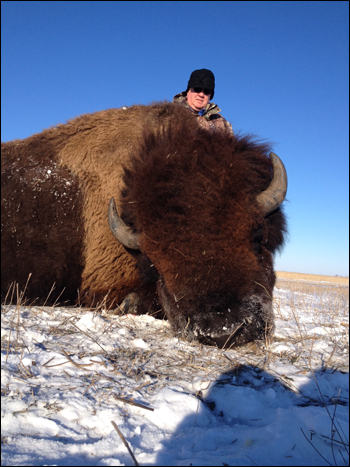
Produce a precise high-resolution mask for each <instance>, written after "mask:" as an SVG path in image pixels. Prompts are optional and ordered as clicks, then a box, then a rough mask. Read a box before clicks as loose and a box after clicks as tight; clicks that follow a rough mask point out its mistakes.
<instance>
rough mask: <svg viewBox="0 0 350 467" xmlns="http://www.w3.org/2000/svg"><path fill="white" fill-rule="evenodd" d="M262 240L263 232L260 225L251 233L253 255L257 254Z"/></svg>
mask: <svg viewBox="0 0 350 467" xmlns="http://www.w3.org/2000/svg"><path fill="white" fill-rule="evenodd" d="M263 238H264V230H263V227H262V226H261V225H260V226H259V227H258V228H257V229H255V230H254V231H253V250H254V253H255V254H258V253H259V251H260V245H261V242H262V241H263Z"/></svg>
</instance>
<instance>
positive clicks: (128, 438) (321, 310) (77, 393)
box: [1, 280, 349, 466]
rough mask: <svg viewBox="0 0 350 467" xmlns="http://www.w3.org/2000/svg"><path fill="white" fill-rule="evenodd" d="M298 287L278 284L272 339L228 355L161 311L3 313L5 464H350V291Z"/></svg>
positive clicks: (33, 310) (36, 310)
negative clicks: (157, 314) (193, 338)
mask: <svg viewBox="0 0 350 467" xmlns="http://www.w3.org/2000/svg"><path fill="white" fill-rule="evenodd" d="M299 285H300V286H299ZM299 285H298V284H297V285H296V286H295V287H294V285H293V283H292V281H283V280H280V281H279V283H278V287H277V288H276V289H275V296H274V307H275V314H276V333H275V338H274V340H273V342H271V343H268V342H267V343H264V344H262V345H256V344H252V345H248V346H246V347H244V348H239V349H235V350H224V351H221V350H219V349H216V348H213V347H208V346H202V345H198V344H195V343H188V342H184V341H180V340H178V339H176V338H174V337H173V336H172V334H171V330H170V328H169V325H168V323H167V322H166V321H159V320H155V319H153V318H152V317H150V316H132V315H125V316H111V315H106V314H102V316H101V315H99V314H97V313H94V312H91V311H86V310H84V309H69V308H49V307H45V308H42V307H26V306H21V307H16V306H6V307H4V308H3V309H2V327H1V329H2V353H1V358H2V363H1V365H2V366H1V368H2V373H1V395H2V397H1V444H2V447H1V465H4V466H10V465H11V466H13V465H33V466H34V465H35V466H39V465H80V466H82V465H101V466H108V465H110V466H112V465H113V466H117V465H135V463H138V464H139V465H188V466H189V465H219V466H222V465H259V466H260V465H348V462H349V455H348V449H349V442H348V439H349V435H348V431H349V379H348V357H349V340H348V330H349V320H348V306H349V302H348V287H344V286H343V287H342V286H339V287H337V286H334V284H333V285H332V284H328V285H327V284H320V283H319V284H316V285H312V286H310V287H309V288H308V287H307V285H305V284H302V285H301V283H299ZM112 422H114V424H115V425H116V428H117V429H119V430H120V433H121V435H120V434H118V432H117V429H116V428H115V427H114V425H113V424H112ZM122 436H123V437H124V440H123V439H122ZM128 449H129V450H130V451H131V453H132V455H133V456H134V459H133V458H132V457H131V454H130V453H129V451H128Z"/></svg>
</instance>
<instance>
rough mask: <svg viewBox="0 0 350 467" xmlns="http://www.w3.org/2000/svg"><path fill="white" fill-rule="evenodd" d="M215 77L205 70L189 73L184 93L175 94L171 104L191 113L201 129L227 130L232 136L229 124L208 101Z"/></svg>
mask: <svg viewBox="0 0 350 467" xmlns="http://www.w3.org/2000/svg"><path fill="white" fill-rule="evenodd" d="M214 88H215V77H214V74H213V73H212V72H211V71H210V70H207V69H205V68H202V69H201V70H195V71H193V72H192V73H191V76H190V79H189V81H188V84H187V89H186V91H183V92H181V93H180V94H176V96H174V99H173V102H175V103H179V104H181V105H183V106H184V107H186V108H188V109H189V110H190V111H192V112H193V113H194V114H195V115H196V116H197V118H198V123H199V125H200V126H201V127H203V128H206V129H208V130H227V131H229V132H230V133H232V134H233V131H232V126H231V124H230V123H229V122H228V121H227V120H225V118H224V117H222V116H221V115H219V112H220V109H219V107H218V106H217V105H216V104H214V103H213V102H212V103H210V100H211V99H212V98H213V97H214Z"/></svg>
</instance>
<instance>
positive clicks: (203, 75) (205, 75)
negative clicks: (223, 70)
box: [186, 68, 215, 99]
mask: <svg viewBox="0 0 350 467" xmlns="http://www.w3.org/2000/svg"><path fill="white" fill-rule="evenodd" d="M190 88H204V89H212V90H213V92H212V93H211V95H210V99H212V98H213V97H214V88H215V77H214V74H213V73H212V72H211V71H210V70H207V69H206V68H202V69H201V70H194V71H193V72H192V73H191V76H190V79H189V81H188V84H187V89H186V93H187V92H188V90H189V89H190Z"/></svg>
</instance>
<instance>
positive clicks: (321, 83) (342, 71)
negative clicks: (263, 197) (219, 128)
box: [1, 1, 349, 275]
mask: <svg viewBox="0 0 350 467" xmlns="http://www.w3.org/2000/svg"><path fill="white" fill-rule="evenodd" d="M348 37H349V3H348V2H347V1H330V2H328V1H311V2H310V1H300V2H299V1H271V2H270V1H242V2H241V1H239V2H230V1H225V2H220V1H215V2H211V1H207V2H192V1H185V2H181V1H180V2H171V1H170V2H163V1H157V2H146V1H142V2H133V1H127V2H123V1H122V2H116V1H107V2H105V1H98V2H97V1H88V2H86V1H78V2H75V1H39V2H32V1H2V2H1V140H2V141H9V140H12V139H15V138H25V137H27V136H30V135H31V134H33V133H37V132H40V131H41V130H43V129H44V128H48V127H50V126H52V125H55V124H57V123H64V122H65V121H67V120H68V119H71V118H73V117H75V116H78V115H81V114H84V113H88V112H95V111H98V110H102V109H107V108H111V107H121V106H124V105H126V106H130V105H132V104H148V103H151V102H153V101H162V100H172V98H173V96H174V95H175V94H177V93H178V92H181V91H184V90H185V89H186V87H187V81H188V79H189V75H190V74H191V72H192V71H193V70H195V69H198V68H209V69H211V70H212V71H213V72H214V74H215V78H216V88H215V96H214V99H213V101H214V102H215V103H216V104H218V105H219V107H220V108H221V109H222V115H223V116H224V117H225V118H226V119H227V120H229V121H230V122H231V124H232V126H233V129H234V131H235V132H236V133H238V132H240V133H253V134H255V135H257V136H259V137H261V138H263V139H266V140H267V141H271V142H272V143H273V149H274V151H275V152H276V153H277V154H278V155H279V156H280V157H281V158H282V160H283V161H284V163H285V166H286V168H287V172H288V178H289V186H288V193H287V202H286V203H285V211H286V213H287V216H288V218H289V229H290V235H289V240H288V243H287V245H286V247H285V249H284V251H283V253H282V255H277V256H276V269H277V270H282V271H292V272H303V273H313V274H325V275H349V113H348V112H349V55H348V50H349V42H348Z"/></svg>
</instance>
